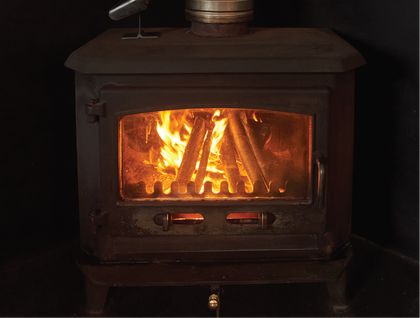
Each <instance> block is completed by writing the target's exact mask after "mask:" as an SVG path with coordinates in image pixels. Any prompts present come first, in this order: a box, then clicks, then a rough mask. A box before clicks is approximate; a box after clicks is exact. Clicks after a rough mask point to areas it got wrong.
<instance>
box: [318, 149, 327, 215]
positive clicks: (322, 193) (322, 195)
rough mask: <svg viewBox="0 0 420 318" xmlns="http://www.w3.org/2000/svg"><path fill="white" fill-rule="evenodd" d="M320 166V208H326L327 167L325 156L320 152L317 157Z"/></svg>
mask: <svg viewBox="0 0 420 318" xmlns="http://www.w3.org/2000/svg"><path fill="white" fill-rule="evenodd" d="M316 164H317V166H318V208H320V209H323V208H324V201H325V182H326V167H325V159H324V156H323V155H321V154H318V156H317V158H316Z"/></svg>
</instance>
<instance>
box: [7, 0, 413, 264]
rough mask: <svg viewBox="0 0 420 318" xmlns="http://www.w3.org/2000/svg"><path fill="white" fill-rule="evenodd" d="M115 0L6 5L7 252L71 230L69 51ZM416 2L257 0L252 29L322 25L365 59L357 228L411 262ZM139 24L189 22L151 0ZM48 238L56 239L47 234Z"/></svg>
mask: <svg viewBox="0 0 420 318" xmlns="http://www.w3.org/2000/svg"><path fill="white" fill-rule="evenodd" d="M116 2H117V0H112V1H111V0H83V1H82V0H72V1H69V0H61V1H57V0H39V1H34V0H14V1H13V2H12V1H8V2H7V3H2V8H1V10H0V21H1V23H2V28H1V30H2V32H1V42H0V63H1V64H0V70H1V76H0V81H1V82H0V90H1V100H0V101H1V104H2V105H1V114H2V116H1V118H2V124H1V136H2V151H1V152H0V154H1V171H2V178H1V179H2V186H1V193H2V194H3V195H4V196H3V198H2V208H1V210H2V212H1V213H0V224H1V232H0V233H1V234H0V237H1V241H0V244H1V246H2V249H3V250H2V253H1V254H0V255H2V261H5V262H6V263H7V262H13V260H15V261H16V260H17V259H22V258H26V257H28V256H30V255H34V254H37V253H40V252H42V251H45V250H49V249H51V248H52V247H54V246H57V245H59V244H62V243H63V242H65V241H70V240H73V239H75V238H77V237H78V194H77V163H76V137H75V136H76V132H75V116H74V109H75V107H74V74H73V71H71V70H69V69H66V68H65V67H64V66H63V64H64V61H65V60H66V58H67V56H68V55H69V54H70V53H71V52H72V51H74V50H76V49H77V48H78V47H80V46H82V45H83V44H85V43H86V42H87V41H89V40H91V39H92V38H94V37H96V36H97V35H99V34H100V33H102V32H103V31H105V30H106V29H108V28H115V27H127V26H128V27H136V22H137V18H136V17H130V18H127V19H125V20H122V21H119V22H114V21H112V20H110V19H109V18H108V10H109V9H110V8H111V7H112V6H113V5H114V4H115V3H116ZM418 6H419V3H418V1H417V0H404V1H395V0H369V1H366V0H347V1H343V0H281V1H275V0H255V17H254V20H253V21H252V22H251V23H250V24H249V25H250V26H252V27H327V28H331V29H332V30H334V31H336V32H337V33H338V34H339V35H340V36H342V37H343V38H344V39H345V40H347V41H348V42H349V43H350V44H352V45H353V46H354V47H355V48H356V49H358V50H359V51H360V52H361V53H362V54H363V56H364V57H365V59H366V61H367V65H366V66H363V67H361V68H360V69H358V70H357V73H356V114H355V154H354V187H353V188H354V191H353V193H354V195H353V198H354V199H353V232H354V233H356V234H358V235H360V236H362V237H364V238H366V239H368V240H371V241H373V242H375V243H377V244H379V245H380V246H382V247H385V248H389V249H392V250H394V251H396V252H398V253H401V254H403V255H405V256H408V257H410V258H413V259H417V260H418V252H419V244H418V242H419V232H418V228H419V219H418V208H419V206H418V203H419V199H418V193H419V189H418V185H419V183H418V175H419V170H418V167H419V165H418V150H419V147H418V146H419V141H418V133H419V130H418V106H419V100H418V87H419V82H418V66H419V65H418V45H419V42H418V39H419V33H418V15H419V7H418ZM143 25H144V26H146V27H188V26H189V22H188V21H186V20H185V19H184V1H183V0H152V1H151V4H150V5H149V8H148V10H147V11H145V12H144V14H143ZM51 238H53V239H52V240H51Z"/></svg>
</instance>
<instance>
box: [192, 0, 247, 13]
mask: <svg viewBox="0 0 420 318" xmlns="http://www.w3.org/2000/svg"><path fill="white" fill-rule="evenodd" d="M185 9H187V10H193V11H207V12H236V11H250V10H253V9H254V1H253V0H186V1H185Z"/></svg>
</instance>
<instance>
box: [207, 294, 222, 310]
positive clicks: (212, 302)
mask: <svg viewBox="0 0 420 318" xmlns="http://www.w3.org/2000/svg"><path fill="white" fill-rule="evenodd" d="M207 305H208V307H209V309H211V310H216V309H217V308H219V296H217V295H216V294H213V295H210V297H209V303H208V304H207Z"/></svg>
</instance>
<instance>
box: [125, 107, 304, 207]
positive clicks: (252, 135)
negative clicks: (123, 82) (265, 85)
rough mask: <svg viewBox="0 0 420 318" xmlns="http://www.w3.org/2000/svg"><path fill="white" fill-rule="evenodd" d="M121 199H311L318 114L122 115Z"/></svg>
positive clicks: (216, 112) (255, 111)
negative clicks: (314, 126)
mask: <svg viewBox="0 0 420 318" xmlns="http://www.w3.org/2000/svg"><path fill="white" fill-rule="evenodd" d="M119 134H120V136H119V172H120V195H121V197H122V198H123V199H129V200H168V199H169V200H173V199H177V200H179V199H182V200H194V199H200V200H202V199H208V200H214V199H222V200H229V199H232V200H237V199H238V198H247V199H254V198H255V199H256V198H259V199H263V200H264V199H273V198H279V199H281V198H284V199H296V200H305V199H307V198H308V197H309V195H310V193H309V192H310V182H311V177H310V176H311V164H310V163H311V160H312V158H311V154H312V117H311V116H309V115H302V114H293V113H285V112H277V111H268V110H260V109H227V108H226V109H212V108H202V109H191V108H190V109H181V110H171V111H159V112H148V113H139V114H133V115H126V116H121V117H119Z"/></svg>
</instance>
